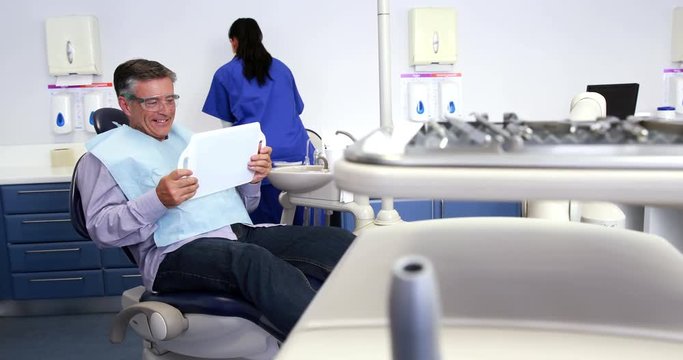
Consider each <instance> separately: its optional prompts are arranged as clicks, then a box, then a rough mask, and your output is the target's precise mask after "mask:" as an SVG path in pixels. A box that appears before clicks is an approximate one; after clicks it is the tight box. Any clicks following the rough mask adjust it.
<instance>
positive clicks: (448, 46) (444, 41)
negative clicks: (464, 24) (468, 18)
mask: <svg viewBox="0 0 683 360" xmlns="http://www.w3.org/2000/svg"><path fill="white" fill-rule="evenodd" d="M456 35H457V28H456V12H455V9H450V8H418V9H412V10H411V11H410V65H429V64H453V63H455V59H456V55H457V52H456Z"/></svg>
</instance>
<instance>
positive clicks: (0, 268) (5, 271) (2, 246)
mask: <svg viewBox="0 0 683 360" xmlns="http://www.w3.org/2000/svg"><path fill="white" fill-rule="evenodd" d="M2 213H3V211H2V201H0V214H2ZM11 298H12V282H11V281H10V272H9V254H8V253H7V241H6V238H5V221H4V219H3V218H2V217H0V300H3V299H11Z"/></svg>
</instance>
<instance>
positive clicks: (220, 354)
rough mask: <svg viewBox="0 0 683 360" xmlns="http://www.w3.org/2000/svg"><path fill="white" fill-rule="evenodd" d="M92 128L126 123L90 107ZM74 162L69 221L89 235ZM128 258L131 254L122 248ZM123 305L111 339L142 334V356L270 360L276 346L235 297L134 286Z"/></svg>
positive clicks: (264, 324) (275, 335) (260, 320)
mask: <svg viewBox="0 0 683 360" xmlns="http://www.w3.org/2000/svg"><path fill="white" fill-rule="evenodd" d="M93 116H94V123H95V130H96V132H97V133H98V134H99V133H102V132H104V131H107V130H110V129H113V128H115V127H117V126H121V125H127V124H128V118H127V116H126V115H125V114H124V113H123V112H122V111H121V110H118V109H114V108H103V109H99V110H97V111H96V112H95V114H94V115H93ZM79 163H80V159H79V161H78V162H77V163H76V166H75V167H74V172H73V177H72V180H71V191H70V212H71V220H72V224H73V226H74V228H75V229H76V231H77V232H78V233H79V234H80V235H82V236H83V237H85V238H90V235H89V234H88V231H87V228H86V223H85V215H84V211H83V206H82V203H81V197H80V193H79V191H78V178H77V173H76V169H77V168H78V164H79ZM123 250H124V252H125V253H126V255H127V256H128V258H129V259H130V260H131V261H132V262H133V263H135V259H134V257H133V256H132V254H131V252H130V250H129V249H127V248H123ZM121 303H122V308H123V310H121V311H120V312H119V313H118V314H117V315H116V317H115V319H114V324H113V326H112V330H111V334H110V340H111V342H113V343H120V342H121V341H123V339H124V337H125V333H126V329H127V327H128V326H129V325H130V327H131V328H132V329H133V330H134V331H135V332H136V333H137V334H138V335H140V336H141V337H142V338H143V349H142V359H143V360H152V359H154V360H179V359H236V360H237V359H239V360H247V359H248V360H269V359H272V358H273V357H274V356H275V354H276V352H277V351H278V348H279V344H280V342H281V341H282V339H283V336H282V334H281V333H280V332H279V331H278V330H277V329H276V328H275V327H274V326H272V325H271V324H270V323H269V322H268V321H267V320H266V319H265V318H264V316H263V315H262V314H261V313H260V311H259V310H257V309H256V308H254V307H253V306H252V305H250V304H249V303H247V302H246V301H245V300H244V299H241V298H238V297H227V296H223V295H217V294H209V293H196V292H184V293H176V294H159V293H153V292H149V291H147V290H146V289H145V288H144V287H142V286H138V287H135V288H132V289H129V290H126V291H125V292H124V293H123V295H122V301H121Z"/></svg>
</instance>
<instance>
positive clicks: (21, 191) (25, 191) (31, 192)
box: [17, 189, 70, 195]
mask: <svg viewBox="0 0 683 360" xmlns="http://www.w3.org/2000/svg"><path fill="white" fill-rule="evenodd" d="M69 191H70V190H69V189H45V190H19V191H17V194H20V195H24V194H45V193H57V192H69Z"/></svg>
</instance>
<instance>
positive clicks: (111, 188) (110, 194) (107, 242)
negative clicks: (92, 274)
mask: <svg viewBox="0 0 683 360" xmlns="http://www.w3.org/2000/svg"><path fill="white" fill-rule="evenodd" d="M76 171H77V176H78V190H79V191H80V193H81V201H82V202H83V209H84V212H85V219H86V227H87V229H88V233H89V234H90V237H91V238H92V240H93V241H94V242H95V244H97V246H98V247H100V248H105V247H123V246H127V247H128V248H129V249H130V250H131V252H132V253H133V257H135V261H136V262H137V264H138V267H139V268H140V273H141V274H142V282H143V284H144V285H145V288H147V289H148V290H152V285H153V284H154V277H155V276H156V272H157V269H158V268H159V264H161V261H163V260H164V257H165V256H166V254H168V253H170V252H172V251H174V250H176V249H178V248H179V247H181V246H183V245H184V244H187V243H189V242H191V241H193V240H195V239H198V238H202V237H220V238H225V239H229V240H235V239H236V238H237V237H236V236H235V234H234V233H233V232H232V229H231V228H230V226H225V227H222V228H219V229H216V230H213V231H209V232H207V233H204V234H200V235H197V236H193V237H190V238H188V239H184V240H182V241H179V242H177V243H174V244H172V245H169V246H165V247H157V246H156V244H155V243H154V238H153V234H154V231H155V230H156V228H157V225H156V221H157V220H158V219H159V218H160V217H161V216H162V215H164V213H165V212H166V210H167V209H166V207H165V206H164V205H163V204H162V203H161V201H160V200H159V198H158V197H157V194H156V191H155V189H152V190H150V191H148V192H146V193H145V194H143V195H142V196H140V197H138V198H136V199H133V200H128V199H127V198H126V196H125V195H124V194H123V191H122V190H121V188H119V186H118V185H117V184H116V181H114V178H113V177H112V176H111V174H110V173H109V171H108V170H107V168H106V167H105V166H104V165H103V164H102V162H100V160H99V159H97V158H96V157H95V156H94V155H92V154H90V153H86V154H85V156H83V159H81V162H80V163H79V164H78V169H77V170H76ZM200 185H201V184H200ZM260 187H261V184H260V183H256V184H249V183H247V184H244V185H241V186H238V187H237V192H238V193H239V194H240V197H241V198H242V201H243V202H244V204H245V207H246V209H247V212H251V211H253V210H254V209H255V208H256V207H257V206H258V203H259V200H260V196H261V191H260Z"/></svg>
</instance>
